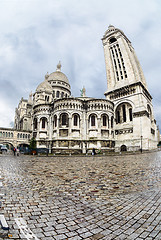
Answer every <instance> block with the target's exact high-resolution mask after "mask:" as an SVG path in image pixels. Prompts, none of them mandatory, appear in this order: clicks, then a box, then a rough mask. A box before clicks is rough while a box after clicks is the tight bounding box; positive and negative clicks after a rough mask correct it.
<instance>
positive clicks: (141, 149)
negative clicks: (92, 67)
mask: <svg viewBox="0 0 161 240" xmlns="http://www.w3.org/2000/svg"><path fill="white" fill-rule="evenodd" d="M142 139H143V136H141V148H140V151H141V153H142V152H143V146H142Z"/></svg>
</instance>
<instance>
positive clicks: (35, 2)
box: [0, 0, 161, 129]
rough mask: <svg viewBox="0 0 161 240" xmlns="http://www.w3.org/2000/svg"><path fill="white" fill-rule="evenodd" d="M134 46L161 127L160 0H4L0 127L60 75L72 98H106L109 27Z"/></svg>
mask: <svg viewBox="0 0 161 240" xmlns="http://www.w3.org/2000/svg"><path fill="white" fill-rule="evenodd" d="M110 24H112V25H114V26H115V27H116V28H120V29H121V30H122V31H123V32H124V33H125V35H126V36H127V37H128V38H129V40H130V41H131V42H132V45H133V47H134V49H135V51H136V54H137V56H138V58H139V61H140V63H141V66H142V68H143V71H144V75H145V77H146V81H147V84H148V89H149V92H150V94H151V95H152V97H153V105H154V111H155V118H156V120H157V124H159V125H160V129H161V86H160V82H161V1H160V0H121V1H120V0H99V1H98V0H0V127H10V126H11V122H13V121H14V112H15V108H16V107H17V105H18V103H19V100H20V99H21V97H24V98H26V99H28V96H29V94H30V92H31V91H32V92H34V91H35V89H36V87H37V86H38V85H39V84H40V83H41V82H42V81H43V80H44V76H45V74H46V73H47V72H49V73H52V72H54V71H55V70H56V65H57V63H58V62H59V60H60V61H61V64H62V72H64V73H65V74H66V75H67V77H68V79H69V82H70V85H71V90H72V95H73V96H75V97H76V96H80V89H81V88H82V87H83V86H85V88H86V95H87V96H90V97H97V98H104V92H105V91H106V90H107V81H106V73H105V61H104V52H103V47H102V41H101V38H102V36H103V34H104V32H105V31H106V30H107V28H108V26H109V25H110Z"/></svg>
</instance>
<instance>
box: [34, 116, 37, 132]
mask: <svg viewBox="0 0 161 240" xmlns="http://www.w3.org/2000/svg"><path fill="white" fill-rule="evenodd" d="M34 130H37V118H34Z"/></svg>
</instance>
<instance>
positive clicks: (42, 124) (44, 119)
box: [41, 117, 46, 129]
mask: <svg viewBox="0 0 161 240" xmlns="http://www.w3.org/2000/svg"><path fill="white" fill-rule="evenodd" d="M41 121H42V122H41V128H43V129H44V128H45V127H46V118H45V117H43V118H42V119H41Z"/></svg>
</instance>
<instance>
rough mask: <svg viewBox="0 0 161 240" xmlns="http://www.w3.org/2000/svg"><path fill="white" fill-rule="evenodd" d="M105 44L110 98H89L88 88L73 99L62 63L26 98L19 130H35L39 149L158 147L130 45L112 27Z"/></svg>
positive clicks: (17, 114)
mask: <svg viewBox="0 0 161 240" xmlns="http://www.w3.org/2000/svg"><path fill="white" fill-rule="evenodd" d="M102 42H103V47H104V55H105V65H106V75H107V85H108V90H107V91H106V92H105V97H106V99H96V98H89V97H87V96H86V95H85V88H83V89H82V94H81V97H72V96H71V90H70V84H69V81H68V78H67V77H66V75H65V74H64V73H62V71H61V64H60V63H59V64H58V65H57V70H56V71H55V72H53V73H51V74H47V75H46V76H45V80H44V81H43V82H42V83H41V84H40V85H39V86H38V87H37V89H36V91H35V93H34V94H33V98H32V96H31V95H30V97H29V100H24V99H23V98H22V99H21V101H20V103H19V105H18V108H16V112H15V128H16V129H20V130H31V131H32V134H33V136H34V137H35V138H36V141H37V147H38V148H44V147H45V148H46V147H47V148H49V149H50V151H52V152H60V153H62V152H68V151H75V152H83V153H85V152H87V151H88V150H89V149H92V148H96V149H102V150H104V151H110V150H115V151H126V150H127V151H130V150H138V149H144V150H148V149H155V148H157V143H158V142H157V138H158V137H157V136H158V130H157V127H156V121H155V119H154V115H153V106H152V97H151V95H150V93H149V91H148V89H147V84H146V80H145V78H144V74H143V71H142V69H141V66H140V63H139V61H138V59H137V57H136V54H135V51H134V49H133V47H132V45H131V42H130V41H129V39H128V38H127V37H126V36H125V34H124V33H123V32H122V31H121V30H119V29H117V28H115V27H114V26H109V28H108V30H107V31H106V32H105V34H104V36H103V38H102Z"/></svg>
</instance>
